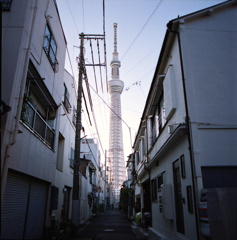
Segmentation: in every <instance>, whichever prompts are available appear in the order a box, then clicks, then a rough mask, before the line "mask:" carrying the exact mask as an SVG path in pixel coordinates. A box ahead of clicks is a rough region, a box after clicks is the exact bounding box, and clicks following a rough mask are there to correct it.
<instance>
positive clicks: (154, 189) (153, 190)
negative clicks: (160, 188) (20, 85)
mask: <svg viewBox="0 0 237 240" xmlns="http://www.w3.org/2000/svg"><path fill="white" fill-rule="evenodd" d="M151 198H152V201H156V200H157V178H156V177H155V178H153V179H152V180H151Z"/></svg>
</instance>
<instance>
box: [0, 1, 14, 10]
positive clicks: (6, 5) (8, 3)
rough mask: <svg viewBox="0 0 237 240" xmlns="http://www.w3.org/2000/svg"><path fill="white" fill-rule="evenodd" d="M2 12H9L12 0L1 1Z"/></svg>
mask: <svg viewBox="0 0 237 240" xmlns="http://www.w3.org/2000/svg"><path fill="white" fill-rule="evenodd" d="M0 3H1V5H2V11H10V10H11V4H12V0H1V2H0Z"/></svg>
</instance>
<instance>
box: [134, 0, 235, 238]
mask: <svg viewBox="0 0 237 240" xmlns="http://www.w3.org/2000/svg"><path fill="white" fill-rule="evenodd" d="M236 19H237V5H236V1H228V2H225V3H222V4H219V5H216V6H213V7H210V8H207V9H204V10H201V11H199V12H195V13H192V14H189V15H186V16H183V17H179V18H177V19H174V20H172V21H170V22H169V23H168V25H167V32H166V35H165V39H164V42H163V46H162V49H161V53H160V56H159V60H158V64H157V67H156V71H155V74H154V78H153V81H152V85H151V88H150V92H149V95H148V98H147V102H146V106H145V109H144V112H143V116H142V121H141V124H140V127H139V131H138V134H137V137H136V140H135V143H134V153H133V154H134V158H133V159H134V161H135V168H136V174H134V177H135V178H134V195H135V206H136V204H137V206H138V205H139V202H140V204H141V209H140V210H141V211H142V215H143V216H144V214H145V213H146V212H147V213H149V214H150V215H146V214H145V216H150V218H149V217H143V225H145V226H148V227H149V228H148V238H149V239H152V240H153V239H189V240H195V239H223V238H226V239H235V238H236V237H237V236H236V231H235V230H234V229H235V227H234V226H233V224H232V223H233V222H236V214H234V213H233V211H232V210H231V209H233V208H234V209H236V199H237V184H236V183H237V178H236V176H237V174H236V173H237V164H236V158H237V145H236V144H237V141H236V140H237V125H236V119H237V108H235V107H234V103H235V102H236V92H237V85H236V82H237V78H236V76H237V70H236V67H235V63H236V60H237V52H236V50H235V49H236V42H237V31H236V30H237V25H236V23H235V22H236ZM139 189H140V191H138V190H139ZM230 206H231V207H230ZM220 229H221V231H220Z"/></svg>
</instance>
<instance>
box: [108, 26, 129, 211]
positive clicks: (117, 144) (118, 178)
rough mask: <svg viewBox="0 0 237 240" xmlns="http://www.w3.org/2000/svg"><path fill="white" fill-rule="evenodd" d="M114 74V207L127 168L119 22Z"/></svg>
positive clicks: (111, 147)
mask: <svg viewBox="0 0 237 240" xmlns="http://www.w3.org/2000/svg"><path fill="white" fill-rule="evenodd" d="M110 66H111V69H112V74H111V78H112V79H111V80H110V81H109V93H110V108H111V110H110V133H109V151H108V155H109V163H110V164H109V165H110V169H109V182H110V183H112V184H111V185H112V193H113V196H112V199H111V202H112V203H113V204H114V207H118V202H119V197H120V189H121V186H122V184H123V182H124V181H125V176H126V170H125V160H124V152H123V133H122V118H121V100H120V95H121V93H122V91H123V87H124V83H123V81H121V80H120V79H119V68H120V66H121V64H120V61H119V60H118V52H117V23H114V52H113V60H112V61H111V63H110Z"/></svg>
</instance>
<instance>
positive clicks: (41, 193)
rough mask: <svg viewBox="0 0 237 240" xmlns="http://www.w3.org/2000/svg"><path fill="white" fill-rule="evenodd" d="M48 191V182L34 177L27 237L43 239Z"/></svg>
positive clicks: (31, 186)
mask: <svg viewBox="0 0 237 240" xmlns="http://www.w3.org/2000/svg"><path fill="white" fill-rule="evenodd" d="M47 191H48V189H47V184H45V183H44V182H42V181H37V180H36V179H32V181H31V184H30V198H29V207H28V213H27V224H26V230H25V239H43V233H44V222H45V213H46V202H47Z"/></svg>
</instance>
